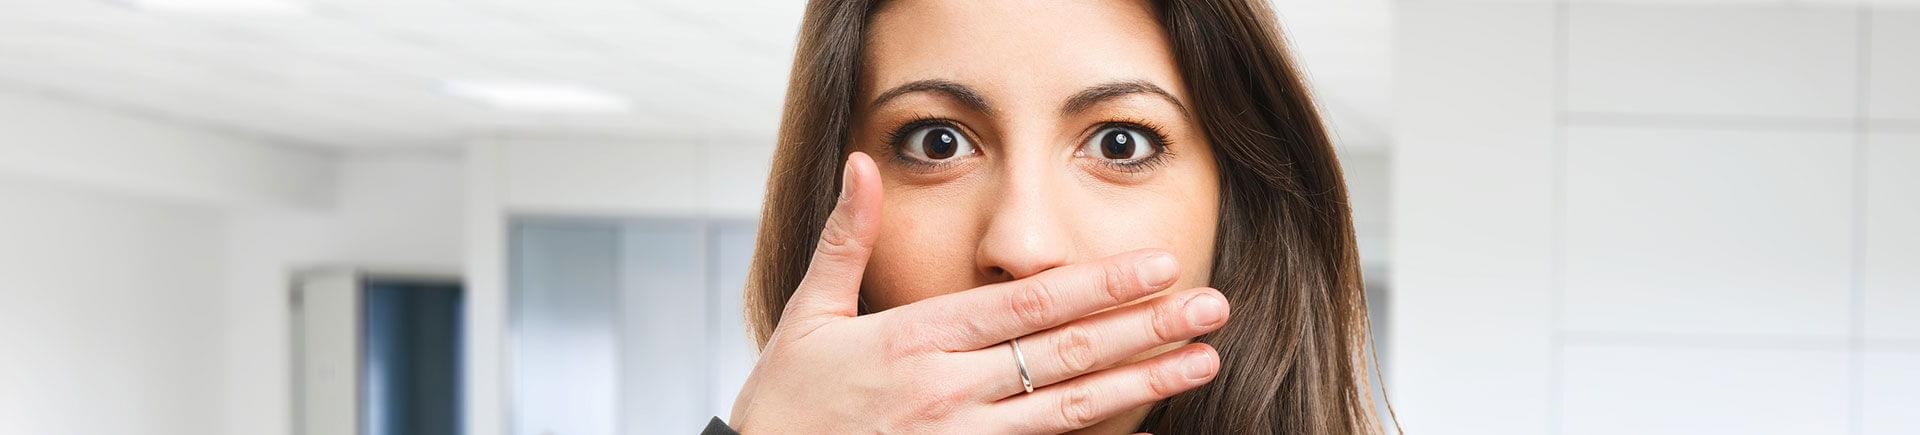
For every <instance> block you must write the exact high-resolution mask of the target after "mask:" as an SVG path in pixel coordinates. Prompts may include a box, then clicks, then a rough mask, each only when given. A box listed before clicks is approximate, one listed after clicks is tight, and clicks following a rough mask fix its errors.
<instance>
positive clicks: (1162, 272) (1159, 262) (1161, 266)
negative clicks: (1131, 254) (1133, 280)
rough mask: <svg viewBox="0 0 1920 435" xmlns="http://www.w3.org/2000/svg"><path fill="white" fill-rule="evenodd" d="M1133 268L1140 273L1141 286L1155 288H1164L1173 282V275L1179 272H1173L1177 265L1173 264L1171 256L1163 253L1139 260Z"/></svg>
mask: <svg viewBox="0 0 1920 435" xmlns="http://www.w3.org/2000/svg"><path fill="white" fill-rule="evenodd" d="M1134 267H1135V268H1136V270H1138V271H1139V273H1140V283H1141V284H1143V285H1146V286H1148V287H1156V288H1158V287H1165V286H1166V285H1167V284H1168V283H1171V282H1173V275H1174V274H1175V273H1177V272H1179V271H1178V270H1175V269H1176V268H1178V267H1179V265H1177V264H1174V262H1173V256H1172V255H1167V253H1165V252H1158V253H1154V254H1153V255H1148V256H1147V258H1142V259H1140V263H1138V264H1135V265H1134Z"/></svg>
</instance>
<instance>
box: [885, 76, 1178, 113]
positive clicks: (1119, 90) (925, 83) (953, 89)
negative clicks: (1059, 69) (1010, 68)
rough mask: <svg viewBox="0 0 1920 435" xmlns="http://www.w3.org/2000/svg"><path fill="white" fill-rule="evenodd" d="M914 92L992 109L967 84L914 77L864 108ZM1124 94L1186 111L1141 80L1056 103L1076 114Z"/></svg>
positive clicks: (1096, 88)
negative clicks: (1153, 99)
mask: <svg viewBox="0 0 1920 435" xmlns="http://www.w3.org/2000/svg"><path fill="white" fill-rule="evenodd" d="M917 92H934V93H939V94H943V95H946V96H948V97H951V98H953V99H955V100H959V101H960V104H963V105H966V106H967V108H968V109H972V110H973V111H975V112H979V113H988V114H990V113H993V106H992V105H989V104H987V99H986V97H982V96H981V95H980V92H979V91H976V90H974V89H973V88H972V87H970V86H967V85H963V84H960V83H957V82H954V81H951V80H942V79H926V80H915V81H912V82H907V83H906V84H902V85H900V86H894V87H893V88H891V89H887V90H886V92H881V93H880V95H879V96H876V97H873V103H870V104H869V105H868V108H869V110H871V109H872V108H878V107H880V106H881V105H883V104H886V103H887V101H891V100H893V99H894V98H899V97H900V96H902V95H907V94H912V93H917ZM1128 95H1154V96H1158V97H1160V98H1161V99H1163V100H1166V102H1167V103H1168V104H1172V105H1173V107H1174V108H1176V109H1179V110H1180V113H1183V114H1184V113H1187V105H1186V104H1182V103H1181V102H1180V99H1179V98H1176V97H1174V96H1173V93H1171V92H1167V90H1166V89H1164V88H1161V87H1160V86H1158V85H1155V84H1153V83H1151V82H1148V81H1145V80H1131V81H1119V82H1108V83H1102V84H1099V85H1094V86H1092V87H1089V88H1086V89H1084V90H1081V91H1080V92H1079V93H1075V94H1074V95H1073V97H1072V98H1068V99H1067V102H1066V103H1065V104H1062V105H1061V106H1060V113H1062V114H1066V115H1073V114H1077V113H1080V112H1083V111H1086V110H1087V109H1089V108H1092V107H1093V106H1094V105H1096V104H1100V103H1102V102H1106V101H1109V100H1113V99H1116V98H1121V97H1125V96H1128Z"/></svg>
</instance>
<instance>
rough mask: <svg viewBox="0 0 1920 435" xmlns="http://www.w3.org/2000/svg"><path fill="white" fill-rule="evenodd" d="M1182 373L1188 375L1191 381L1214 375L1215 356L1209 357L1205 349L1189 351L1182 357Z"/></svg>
mask: <svg viewBox="0 0 1920 435" xmlns="http://www.w3.org/2000/svg"><path fill="white" fill-rule="evenodd" d="M1180 375H1181V376H1186V377H1187V380H1189V381H1198V380H1202V379H1206V378H1207V376H1212V375H1213V358H1208V357H1207V352H1206V351H1203V350H1196V351H1192V352H1187V355H1186V356H1183V357H1180Z"/></svg>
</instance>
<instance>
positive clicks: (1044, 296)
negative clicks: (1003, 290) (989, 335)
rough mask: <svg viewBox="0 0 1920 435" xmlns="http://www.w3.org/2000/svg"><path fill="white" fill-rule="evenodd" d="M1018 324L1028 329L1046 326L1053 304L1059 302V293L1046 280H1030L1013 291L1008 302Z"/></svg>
mask: <svg viewBox="0 0 1920 435" xmlns="http://www.w3.org/2000/svg"><path fill="white" fill-rule="evenodd" d="M1008 303H1009V304H1011V305H1012V307H1011V308H1010V309H1011V311H1013V314H1014V315H1015V316H1018V317H1019V319H1020V324H1021V325H1022V326H1025V327H1027V329H1029V330H1033V329H1040V328H1044V327H1047V323H1048V322H1047V319H1048V318H1049V317H1051V315H1050V313H1052V312H1053V309H1054V306H1056V305H1058V304H1059V295H1058V294H1057V293H1055V291H1054V289H1053V286H1052V285H1050V284H1048V283H1047V281H1046V280H1031V281H1029V282H1028V283H1027V284H1025V285H1022V286H1020V288H1019V290H1017V291H1014V292H1013V296H1012V300H1011V301H1009V302H1008Z"/></svg>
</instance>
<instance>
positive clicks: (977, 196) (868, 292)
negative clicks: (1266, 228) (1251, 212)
mask: <svg viewBox="0 0 1920 435" xmlns="http://www.w3.org/2000/svg"><path fill="white" fill-rule="evenodd" d="M1147 3H1148V2H1145V1H1047V2H1032V1H1019V0H995V1H977V0H927V1H900V2H890V3H888V4H887V5H886V6H884V7H882V8H881V10H880V11H878V12H876V13H875V14H874V16H873V17H872V19H871V21H870V23H871V26H872V27H871V29H870V33H869V34H868V40H867V48H866V52H865V53H864V55H865V62H866V64H865V69H864V70H863V74H862V83H861V84H860V85H861V96H860V99H859V100H858V102H857V103H856V106H855V112H856V113H857V114H858V117H857V118H858V121H857V123H856V124H855V131H854V149H855V150H859V151H865V152H867V153H868V154H870V155H872V156H873V157H874V160H875V161H876V162H877V163H879V166H880V173H881V178H882V184H883V185H884V186H885V189H884V191H885V202H884V211H883V217H882V218H881V231H880V239H879V242H878V244H877V245H876V246H875V248H874V253H873V257H872V260H871V262H870V263H869V265H868V266H867V275H866V280H865V284H864V285H865V288H864V289H863V296H864V299H865V302H866V303H867V305H868V308H869V309H871V310H884V309H887V308H892V307H896V306H900V305H903V304H907V303H910V302H914V301H917V300H920V299H925V298H928V297H933V296H938V295H941V294H946V293H952V292H958V291H962V290H967V289H971V288H974V287H978V286H981V285H986V284H991V283H995V282H1001V281H1008V280H1014V279H1020V278H1024V277H1027V276H1029V275H1033V274H1035V273H1038V272H1040V271H1044V270H1047V269H1049V268H1053V267H1057V266H1061V265H1066V264H1070V263H1078V262H1084V261H1088V260H1094V259H1098V258H1101V257H1105V256H1109V255H1113V254H1119V253H1122V252H1127V251H1131V250H1135V249H1140V248H1158V249H1162V250H1166V251H1168V252H1171V253H1172V254H1173V255H1174V257H1176V258H1177V259H1179V261H1180V266H1181V271H1182V272H1181V277H1180V280H1179V281H1178V282H1177V283H1176V284H1175V285H1173V286H1172V289H1176V290H1177V289H1188V288H1193V287H1201V286H1206V285H1208V284H1207V283H1208V279H1209V277H1208V271H1209V270H1210V268H1211V266H1212V254H1213V238H1214V229H1215V225H1216V224H1217V222H1218V219H1219V209H1218V208H1219V205H1218V204H1219V201H1220V197H1219V173H1218V170H1217V168H1215V166H1214V161H1213V150H1212V147H1211V146H1209V145H1208V143H1207V138H1206V137H1204V136H1203V133H1202V132H1201V131H1200V130H1199V128H1198V126H1197V125H1195V121H1194V119H1193V117H1192V115H1191V113H1192V112H1191V110H1189V109H1187V108H1186V107H1190V106H1191V103H1190V100H1189V99H1188V98H1187V93H1186V89H1185V88H1184V87H1182V86H1181V83H1182V81H1181V80H1180V75H1179V71H1178V68H1177V67H1176V66H1175V63H1174V60H1173V51H1172V47H1171V46H1170V45H1169V42H1168V38H1167V34H1166V32H1165V30H1164V29H1162V28H1161V27H1160V24H1159V21H1158V20H1157V19H1156V17H1155V15H1154V12H1153V10H1152V9H1151V6H1150V5H1149V4H1147Z"/></svg>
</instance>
